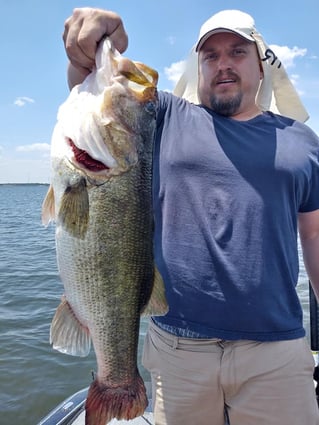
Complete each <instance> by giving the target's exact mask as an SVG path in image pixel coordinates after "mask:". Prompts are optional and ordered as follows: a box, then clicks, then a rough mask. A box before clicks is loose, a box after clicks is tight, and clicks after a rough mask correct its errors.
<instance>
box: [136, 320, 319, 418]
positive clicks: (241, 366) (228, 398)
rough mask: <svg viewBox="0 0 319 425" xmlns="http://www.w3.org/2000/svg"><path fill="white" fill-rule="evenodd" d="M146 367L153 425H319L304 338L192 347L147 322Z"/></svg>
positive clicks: (214, 342)
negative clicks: (148, 373)
mask: <svg viewBox="0 0 319 425" xmlns="http://www.w3.org/2000/svg"><path fill="white" fill-rule="evenodd" d="M143 365H144V366H145V367H146V368H147V369H148V370H149V371H150V373H151V376H152V391H153V404H154V405H153V408H154V416H155V424H156V425H224V424H225V416H224V412H227V413H226V416H227V417H228V420H229V424H230V425H319V411H318V407H317V403H316V399H315V390H314V384H313V379H312V376H313V370H314V360H313V357H312V354H311V352H310V349H309V346H308V343H307V341H306V339H305V338H301V339H296V340H290V341H279V342H265V343H261V342H254V341H244V340H243V341H221V340H218V339H211V340H198V339H196V340H194V339H187V338H179V337H175V336H174V335H171V334H169V333H167V332H165V331H163V330H162V329H160V328H159V327H158V326H156V325H155V324H154V323H153V322H152V321H150V327H149V330H148V333H147V335H146V338H145V343H144V353H143Z"/></svg>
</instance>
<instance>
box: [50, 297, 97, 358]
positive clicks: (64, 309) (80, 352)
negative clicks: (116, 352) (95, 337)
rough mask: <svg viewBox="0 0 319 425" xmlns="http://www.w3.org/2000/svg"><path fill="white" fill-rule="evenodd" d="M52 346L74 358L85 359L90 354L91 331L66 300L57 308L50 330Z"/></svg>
mask: <svg viewBox="0 0 319 425" xmlns="http://www.w3.org/2000/svg"><path fill="white" fill-rule="evenodd" d="M50 344H53V348H54V349H55V350H58V351H61V353H65V354H70V355H72V356H80V357H85V356H87V355H88V354H89V352H90V346H91V339H90V335H89V331H88V329H87V328H85V327H84V326H83V325H82V324H81V323H80V322H79V321H78V319H77V318H76V316H75V314H74V312H73V310H72V308H71V306H70V304H69V303H68V302H67V300H66V299H65V298H63V299H62V302H61V304H60V305H59V307H58V308H57V310H56V312H55V315H54V317H53V320H52V323H51V329H50Z"/></svg>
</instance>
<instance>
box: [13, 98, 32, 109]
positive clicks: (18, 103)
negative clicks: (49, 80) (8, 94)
mask: <svg viewBox="0 0 319 425" xmlns="http://www.w3.org/2000/svg"><path fill="white" fill-rule="evenodd" d="M27 103H34V99H32V98H31V97H27V96H20V97H17V98H16V100H15V101H14V104H15V105H16V106H20V107H21V106H24V105H25V104H27Z"/></svg>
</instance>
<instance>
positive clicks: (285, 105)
mask: <svg viewBox="0 0 319 425" xmlns="http://www.w3.org/2000/svg"><path fill="white" fill-rule="evenodd" d="M252 37H253V38H254V39H255V41H256V45H257V48H258V53H259V56H260V58H261V60H262V67H263V71H264V78H263V80H262V81H261V84H260V87H259V90H258V93H257V96H256V104H257V105H258V106H259V107H260V109H261V110H262V111H267V110H269V111H272V112H274V113H279V114H281V115H285V116H287V117H290V118H292V119H295V120H298V121H301V122H305V121H306V120H307V119H308V118H309V115H308V113H307V111H306V109H305V107H304V106H303V104H302V102H301V99H300V97H299V95H298V93H297V91H296V89H295V88H294V86H293V84H292V82H291V81H290V79H289V77H288V75H287V73H286V71H285V69H284V66H283V64H281V63H280V61H279V59H278V58H276V56H275V54H274V52H273V51H272V50H271V49H270V48H269V47H268V46H267V44H266V43H265V42H264V40H263V38H262V36H261V35H260V34H259V33H258V32H257V31H254V33H253V34H252ZM195 47H196V46H194V47H193V48H192V49H191V51H190V54H189V56H188V58H187V60H186V63H185V68H184V72H183V74H182V76H181V77H180V79H179V81H178V82H177V84H176V86H175V88H174V91H173V93H174V94H175V95H176V96H180V97H183V98H185V99H187V100H188V101H190V102H192V103H196V104H198V103H200V102H199V99H198V95H197V84H198V77H197V75H198V54H197V53H196V52H195ZM265 58H266V60H263V59H265ZM275 59H276V60H275Z"/></svg>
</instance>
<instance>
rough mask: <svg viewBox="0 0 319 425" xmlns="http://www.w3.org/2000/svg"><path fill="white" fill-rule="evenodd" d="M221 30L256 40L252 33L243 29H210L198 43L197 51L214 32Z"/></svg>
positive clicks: (252, 40) (251, 40) (217, 32)
mask: <svg viewBox="0 0 319 425" xmlns="http://www.w3.org/2000/svg"><path fill="white" fill-rule="evenodd" d="M221 32H229V33H232V34H236V35H239V36H240V37H242V38H244V39H245V40H247V41H250V42H255V39H254V38H253V37H252V36H251V35H248V34H246V33H244V32H242V31H237V30H236V31H235V30H230V29H228V28H215V29H213V30H211V31H208V32H207V33H206V34H205V35H203V37H201V38H200V39H199V41H198V43H197V45H196V48H195V51H196V52H198V51H199V50H200V49H201V47H202V46H203V44H204V43H205V41H206V40H208V38H209V37H211V36H212V35H214V34H219V33H221Z"/></svg>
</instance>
